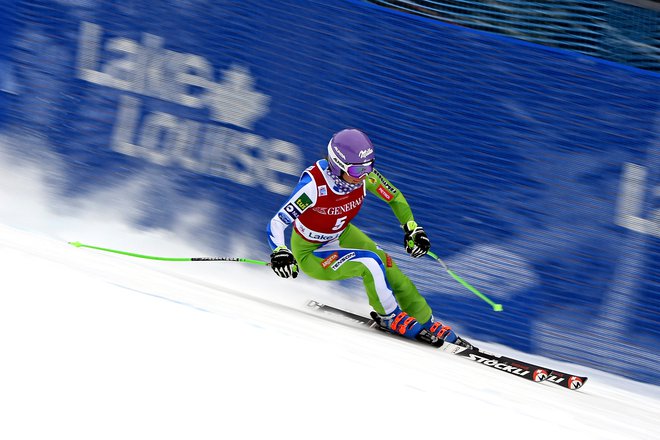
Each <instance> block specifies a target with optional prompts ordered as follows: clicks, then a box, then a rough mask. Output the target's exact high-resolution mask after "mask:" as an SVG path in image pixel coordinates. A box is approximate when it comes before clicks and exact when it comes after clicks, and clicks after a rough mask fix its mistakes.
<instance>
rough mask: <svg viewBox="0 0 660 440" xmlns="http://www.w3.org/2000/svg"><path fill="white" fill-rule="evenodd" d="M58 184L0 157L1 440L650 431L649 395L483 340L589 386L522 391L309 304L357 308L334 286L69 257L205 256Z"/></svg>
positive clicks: (567, 435)
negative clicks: (60, 192) (56, 189)
mask: <svg viewBox="0 0 660 440" xmlns="http://www.w3.org/2000/svg"><path fill="white" fill-rule="evenodd" d="M50 163H53V164H54V162H53V161H51V162H50ZM53 166H54V167H56V164H54V165H53ZM57 175H59V172H58V171H57V169H54V170H46V169H44V168H41V167H40V168H37V167H30V166H29V165H26V164H25V163H22V164H21V165H20V166H19V165H17V163H16V162H9V161H6V159H4V158H3V156H2V155H1V154H0V268H1V269H0V270H1V271H0V274H1V277H0V439H2V440H18V439H40V440H41V439H60V438H61V439H67V440H78V439H81V440H82V439H84V440H90V439H94V440H99V439H113V440H116V439H122V440H127V439H140V440H143V439H159V440H160V439H186V440H197V439H243V438H245V439H247V438H250V439H251V438H257V437H267V438H271V437H274V438H286V439H308V438H313V439H326V438H327V439H337V438H371V437H376V438H384V439H390V438H457V437H460V438H465V439H472V438H500V437H506V438H510V439H519V438H525V439H528V438H534V439H558V438H561V439H562V440H565V439H572V438H579V439H581V440H584V439H616V440H622V439H657V438H660V387H657V386H651V385H645V384H640V383H636V382H632V381H630V380H626V379H622V378H618V377H615V376H612V375H608V374H605V373H601V372H598V371H592V370H589V369H587V368H584V367H581V366H579V365H566V364H563V363H560V362H556V361H553V360H550V359H543V358H541V357H538V356H532V355H527V354H525V353H517V352H515V351H512V350H510V349H508V348H507V347H501V346H491V345H488V344H483V343H479V345H480V346H482V347H484V348H487V349H490V350H491V351H493V352H497V353H501V354H507V355H509V356H512V357H520V358H522V359H527V360H529V361H533V362H535V363H537V364H541V365H547V366H549V367H554V368H557V369H560V370H563V371H570V372H575V373H577V374H587V375H589V376H590V379H589V382H588V383H587V384H586V385H585V387H584V388H582V389H581V390H579V391H569V390H565V389H562V388H559V387H556V386H553V385H549V384H536V383H530V382H527V381H524V380H521V379H519V378H516V377H513V376H509V375H506V374H503V373H501V372H498V371H494V370H491V369H488V368H486V367H484V366H481V365H477V364H473V363H470V362H468V361H465V360H463V359H459V358H456V357H452V356H450V355H447V354H444V353H441V352H438V351H436V350H434V349H433V348H431V347H428V346H424V345H421V344H415V343H411V342H408V341H406V340H403V339H398V338H394V337H386V335H383V334H381V333H379V332H375V331H370V330H368V329H361V328H356V327H354V326H352V325H351V324H349V323H347V322H341V321H333V320H331V319H328V318H327V317H321V316H319V315H316V314H313V313H310V312H308V311H306V310H305V307H304V304H305V302H306V301H307V300H308V299H310V298H314V299H317V300H320V301H322V302H326V303H328V304H332V305H335V306H338V307H344V308H347V309H350V310H353V311H355V312H358V313H368V311H369V307H368V305H367V304H366V300H365V298H364V296H363V294H362V293H361V292H360V291H358V292H350V291H347V290H345V289H343V290H338V291H336V290H332V289H333V288H336V287H337V286H336V285H335V284H333V283H323V282H317V281H313V280H310V279H309V278H307V277H305V276H301V277H299V278H298V279H296V280H292V279H289V280H283V279H279V278H277V277H276V276H274V275H273V274H272V273H271V271H270V270H269V269H268V268H266V267H263V266H252V265H247V264H241V263H192V262H184V263H168V262H155V261H148V260H142V259H138V258H132V257H127V256H121V255H116V254H110V253H104V252H98V251H93V250H88V249H77V248H74V247H72V246H70V245H68V244H67V242H68V241H77V240H79V241H81V242H84V243H89V244H94V245H99V246H104V247H110V248H118V249H124V250H129V251H133V252H139V253H145V254H152V255H163V256H173V257H191V256H203V255H205V254H204V252H203V251H200V250H199V249H195V248H193V247H191V246H190V245H188V244H187V243H189V242H191V240H188V241H184V240H181V239H180V237H185V236H186V234H188V236H190V234H191V233H192V234H194V233H196V231H198V230H199V226H195V225H196V224H197V223H196V221H198V220H196V219H195V218H193V219H191V221H190V222H189V223H188V224H186V225H183V226H182V228H183V229H182V230H178V231H177V232H176V234H174V233H171V232H163V231H150V232H145V231H135V230H132V229H131V228H129V227H127V226H126V224H129V222H127V221H126V219H125V218H123V215H125V214H129V215H130V213H131V212H134V210H135V209H136V208H135V207H134V206H130V203H131V202H130V200H131V199H132V196H128V195H127V193H126V191H125V189H121V190H115V191H114V192H112V191H110V192H108V193H105V194H96V195H94V197H90V198H89V199H88V200H87V201H85V202H84V203H82V202H80V201H72V200H64V199H62V197H61V196H54V195H53V194H52V193H51V192H50V191H49V190H48V181H49V178H52V177H53V176H57ZM138 186H139V185H138ZM122 201H126V203H127V206H122V205H121V203H122ZM109 207H111V209H110V208H109ZM109 211H110V212H109ZM122 213H123V214H122ZM239 256H246V257H250V258H255V257H257V256H255V255H253V254H246V255H243V254H240V255H239ZM265 257H266V256H265V255H264V256H263V257H262V258H265ZM464 336H466V337H468V338H469V336H470V335H464ZM475 342H478V341H475Z"/></svg>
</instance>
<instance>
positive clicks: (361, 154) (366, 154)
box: [359, 148, 374, 159]
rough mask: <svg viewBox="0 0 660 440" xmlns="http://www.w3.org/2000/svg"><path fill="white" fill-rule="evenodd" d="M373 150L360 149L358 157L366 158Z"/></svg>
mask: <svg viewBox="0 0 660 440" xmlns="http://www.w3.org/2000/svg"><path fill="white" fill-rule="evenodd" d="M373 152H374V150H373V149H372V148H369V149H367V150H360V154H359V156H360V159H364V158H366V157H367V156H369V155H370V154H373Z"/></svg>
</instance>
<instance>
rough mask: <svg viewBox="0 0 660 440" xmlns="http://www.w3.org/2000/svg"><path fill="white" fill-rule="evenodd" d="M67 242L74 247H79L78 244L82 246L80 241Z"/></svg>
mask: <svg viewBox="0 0 660 440" xmlns="http://www.w3.org/2000/svg"><path fill="white" fill-rule="evenodd" d="M69 244H70V245H71V246H75V247H77V248H79V247H80V246H82V243H81V242H79V241H70V242H69Z"/></svg>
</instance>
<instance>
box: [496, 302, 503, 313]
mask: <svg viewBox="0 0 660 440" xmlns="http://www.w3.org/2000/svg"><path fill="white" fill-rule="evenodd" d="M493 310H494V311H496V312H501V311H502V310H504V307H502V304H493Z"/></svg>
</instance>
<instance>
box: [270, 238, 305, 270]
mask: <svg viewBox="0 0 660 440" xmlns="http://www.w3.org/2000/svg"><path fill="white" fill-rule="evenodd" d="M270 267H271V268H272V269H273V272H275V273H276V274H277V276H279V277H282V278H289V277H294V278H295V277H297V276H298V262H297V261H296V259H295V257H294V256H293V254H292V253H291V251H290V250H289V249H288V248H287V247H286V246H280V247H278V248H277V249H275V250H274V251H273V253H272V254H270Z"/></svg>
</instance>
